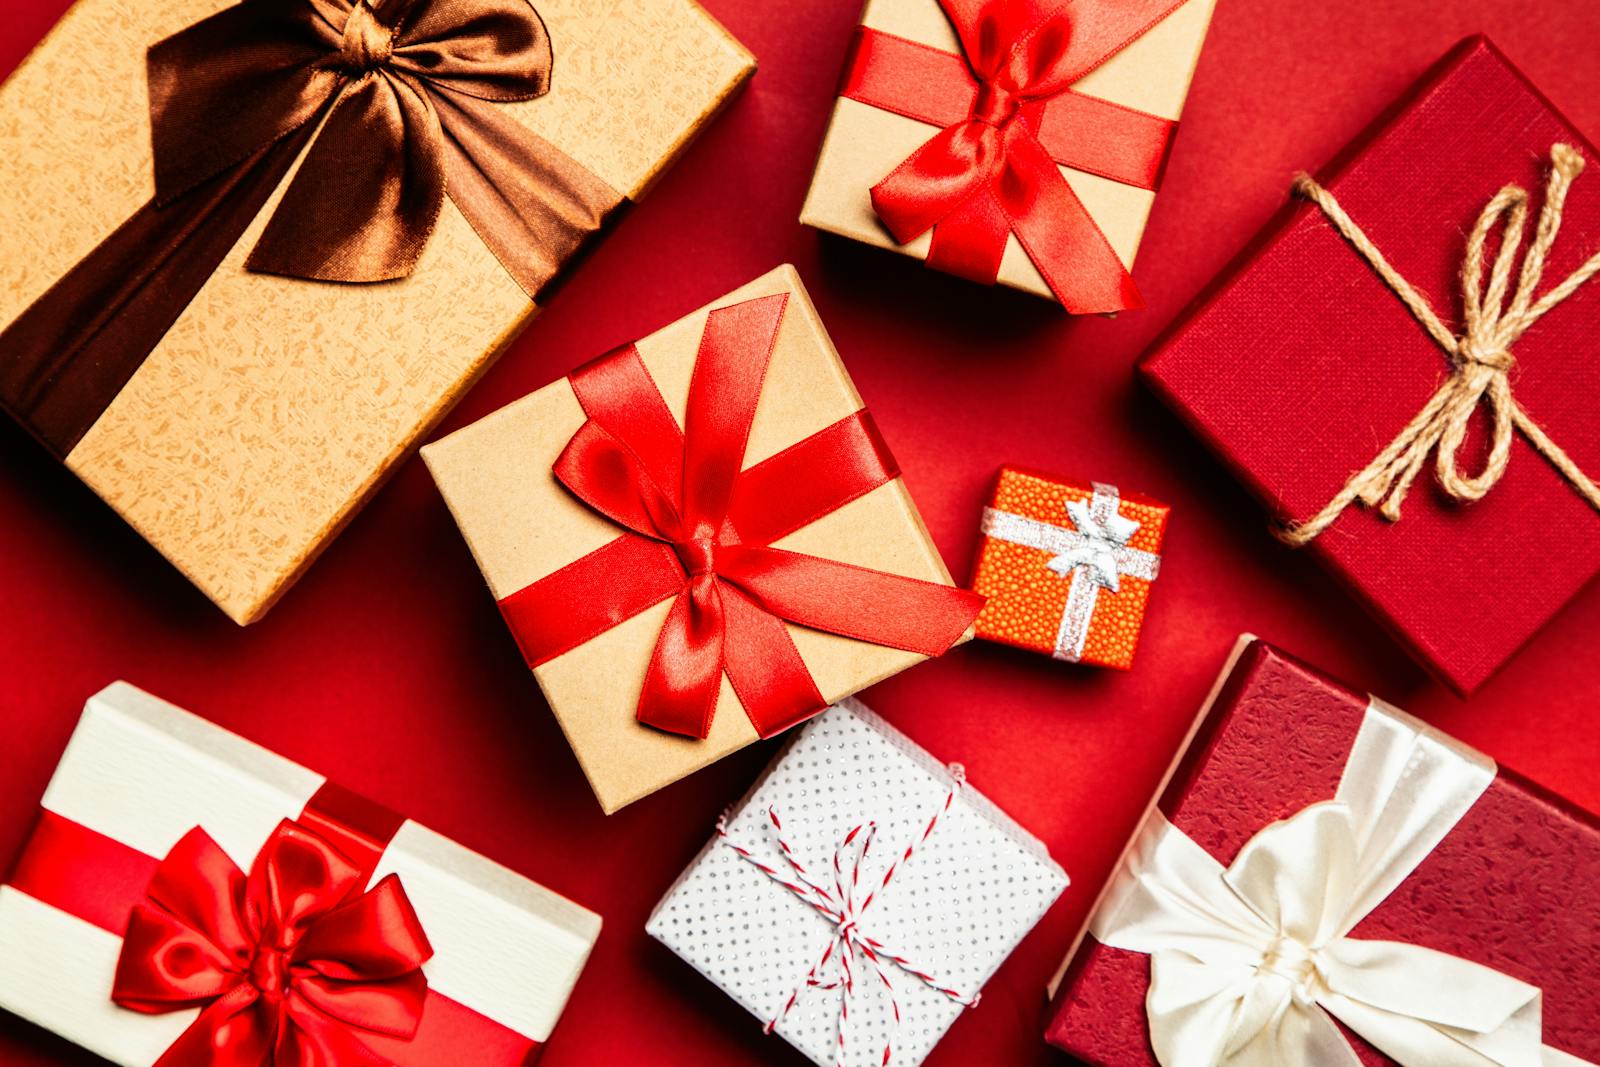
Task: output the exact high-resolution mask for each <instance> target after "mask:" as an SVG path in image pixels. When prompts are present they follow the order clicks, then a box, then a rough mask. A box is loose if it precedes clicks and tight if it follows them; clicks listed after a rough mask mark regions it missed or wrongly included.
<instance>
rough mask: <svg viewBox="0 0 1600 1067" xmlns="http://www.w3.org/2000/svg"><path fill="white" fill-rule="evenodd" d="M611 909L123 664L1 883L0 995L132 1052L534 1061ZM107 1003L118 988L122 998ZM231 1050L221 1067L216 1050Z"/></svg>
mask: <svg viewBox="0 0 1600 1067" xmlns="http://www.w3.org/2000/svg"><path fill="white" fill-rule="evenodd" d="M599 932H600V917H599V916H598V915H595V914H594V913H593V912H590V911H588V910H587V909H585V908H581V907H579V906H578V905H576V904H574V903H572V902H571V901H568V900H566V899H564V898H562V897H560V896H557V895H556V894H555V893H552V892H551V891H549V890H548V889H545V888H543V887H541V886H538V885H535V884H534V883H532V882H530V881H528V880H527V879H526V878H523V877H522V876H520V875H518V874H515V873H513V872H511V871H509V870H507V869H506V868H504V867H501V866H499V865H498V864H495V863H492V862H490V861H489V860H487V859H485V858H483V857H482V856H480V855H478V854H476V853H474V852H471V851H469V850H467V849H465V848H462V847H461V846H460V845H458V844H456V843H455V842H453V841H450V840H448V839H447V838H444V837H441V836H439V835H438V834H436V833H434V832H433V831H432V830H429V829H427V828H426V827H423V826H420V825H418V824H417V823H414V822H412V821H410V820H409V819H405V818H404V817H402V816H400V815H397V814H395V813H393V812H390V811H387V810H385V809H383V808H382V807H380V806H378V805H376V804H374V803H372V802H371V801H369V800H365V799H363V798H362V797H359V796H356V795H355V794H353V793H350V792H348V791H347V790H344V789H341V788H340V787H338V786H337V785H335V784H334V783H332V782H329V781H327V780H326V779H324V778H323V777H322V776H321V775H319V774H315V773H313V772H311V771H309V770H306V769H305V768H304V767H301V766H299V765H298V764H295V763H292V762H290V761H289V760H286V759H284V758H283V757H282V756H278V755H276V754H274V753H272V752H268V751H267V750H266V749H263V748H261V747H260V746H258V745H255V744H252V743H251V742H249V741H246V740H244V739H243V738H241V737H238V736H236V735H234V734H231V733H229V732H227V731H226V730H223V729H222V728H220V727H218V726H214V725H212V724H211V723H209V722H206V721H205V720H203V719H201V718H199V717H198V716H195V715H192V714H190V713H189V712H186V711H183V710H181V709H179V708H176V707H174V706H173V705H171V704H168V703H166V702H165V701H162V700H158V699H156V698H155V697H153V696H150V695H149V694H147V693H144V692H141V691H140V690H138V689H135V688H134V687H133V686H131V685H128V684H127V683H125V682H118V683H116V684H115V685H112V686H110V687H108V688H106V689H105V690H103V691H102V692H100V693H99V694H97V695H96V696H94V697H92V698H90V700H89V702H88V704H87V705H86V707H85V708H84V713H83V718H82V720H81V721H80V722H79V723H78V728H77V730H76V731H75V732H74V733H73V736H72V740H71V742H70V743H69V744H68V745H67V750H66V752H65V754H64V755H63V756H62V757H61V763H60V766H59V767H58V768H57V769H56V773H55V776H54V777H53V778H52V779H51V781H50V785H49V787H48V788H47V789H46V790H45V794H44V799H43V800H42V801H41V802H40V812H39V821H38V824H37V825H36V827H35V829H34V832H33V835H32V837H31V838H30V839H29V841H28V843H27V845H26V846H25V847H24V848H23V851H22V854H21V855H20V856H19V857H18V860H17V863H16V866H15V868H14V870H13V871H12V874H11V877H10V879H9V881H8V882H7V883H6V884H5V885H0V1007H4V1008H5V1009H7V1010H9V1011H12V1012H15V1013H16V1014H18V1015H21V1016H22V1017H23V1018H26V1019H28V1020H30V1021H32V1022H34V1023H37V1024H38V1025H40V1026H43V1027H46V1028H48V1029H50V1030H53V1031H55V1032H56V1033H59V1034H61V1035H62V1036H64V1037H66V1038H69V1039H70V1040H72V1041H75V1042H77V1043H78V1044H80V1045H82V1046H83V1047H85V1048H87V1049H89V1050H90V1051H92V1052H95V1053H97V1054H98V1055H101V1056H104V1057H105V1058H106V1059H108V1060H111V1061H112V1062H114V1063H117V1064H121V1065H122V1067H150V1065H152V1064H154V1063H156V1062H157V1061H158V1060H160V1061H161V1062H163V1063H201V1062H204V1063H211V1062H215V1061H214V1060H213V1059H212V1058H211V1057H212V1056H215V1055H218V1054H220V1051H221V1049H224V1048H225V1049H226V1050H227V1051H228V1053H229V1054H232V1055H235V1056H237V1062H239V1063H259V1062H265V1061H268V1060H271V1059H272V1058H273V1056H272V1051H273V1047H274V1046H275V1045H276V1047H277V1048H278V1059H277V1061H276V1062H280V1063H288V1062H292V1063H301V1062H306V1063H310V1062H316V1063H347V1062H348V1063H356V1062H361V1063H365V1062H368V1061H369V1060H374V1058H375V1057H376V1058H378V1059H381V1060H382V1061H383V1062H385V1063H392V1064H394V1065H396V1067H437V1065H438V1064H442V1063H472V1064H491V1065H495V1064H498V1065H504V1067H521V1065H522V1064H525V1063H528V1062H531V1060H532V1059H534V1058H536V1057H537V1055H538V1051H539V1048H540V1046H541V1045H542V1044H543V1043H544V1042H545V1041H546V1039H547V1038H548V1037H549V1035H550V1031H551V1028H552V1027H553V1026H554V1025H555V1023H556V1020H557V1019H558V1018H559V1017H560V1015H561V1011H562V1008H563V1007H564V1006H565V1004H566V1002H567V998H568V996H569V994H570V993H571V991H572V987H573V985H574V983H576V981H577V979H578V974H579V972H580V971H581V970H582V969H583V965H584V962H585V961H586V960H587V959H588V956H589V951H590V949H591V947H592V946H593V945H594V941H595V938H596V937H597V936H598V935H599ZM113 997H115V1000H114V999H113ZM229 1062H233V1061H231V1060H230V1061H229Z"/></svg>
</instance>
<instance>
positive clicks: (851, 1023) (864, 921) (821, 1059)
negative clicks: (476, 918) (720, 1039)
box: [646, 700, 1067, 1067]
mask: <svg viewBox="0 0 1600 1067" xmlns="http://www.w3.org/2000/svg"><path fill="white" fill-rule="evenodd" d="M1066 886H1067V876H1066V874H1065V872H1063V871H1062V869H1061V868H1060V867H1059V866H1058V865H1057V864H1056V863H1055V861H1054V860H1052V859H1051V858H1050V855H1049V852H1048V851H1047V850H1046V848H1045V846H1044V843H1043V842H1041V841H1039V840H1038V839H1037V838H1035V837H1033V836H1032V835H1031V834H1029V833H1028V832H1027V831H1026V830H1024V829H1023V828H1022V827H1021V826H1019V825H1017V824H1016V823H1015V822H1014V821H1013V820H1012V819H1011V818H1010V817H1009V816H1007V815H1006V814H1005V813H1004V812H1002V811H1001V810H1000V809H999V808H997V807H996V806H995V805H994V804H993V803H992V802H991V801H990V800H988V799H987V798H986V797H984V796H983V795H982V794H981V793H979V792H978V791H977V790H976V789H975V788H973V787H972V786H971V785H969V784H967V783H966V782H965V781H964V776H963V774H962V772H961V769H960V768H959V767H958V766H954V765H952V766H950V767H946V766H944V765H943V764H941V763H939V762H938V761H937V760H935V759H934V758H933V757H932V756H931V755H929V754H928V753H927V752H925V751H923V750H922V749H920V748H918V747H917V746H916V745H915V744H913V743H912V742H911V740H910V739H909V738H907V737H906V736H905V735H903V734H901V733H900V732H899V731H897V730H895V729H894V728H893V727H892V726H890V725H889V724H888V723H886V722H884V721H883V720H882V719H881V718H879V717H878V716H877V715H875V714H873V713H872V712H871V711H870V710H868V709H867V708H866V707H864V706H862V705H861V704H860V703H858V702H856V701H854V700H846V701H844V702H842V703H840V704H838V705H836V706H834V707H833V708H830V709H829V710H828V711H826V712H824V713H823V714H822V715H819V716H818V717H817V718H816V719H814V720H812V721H811V723H809V724H808V725H807V726H806V727H805V728H804V729H803V730H802V731H800V733H799V734H798V735H797V736H796V737H795V738H794V739H793V740H792V741H791V742H790V743H789V745H788V746H787V747H786V748H785V749H784V751H783V752H782V754H780V755H779V756H778V758H777V759H776V760H774V761H773V763H772V764H771V765H770V766H769V767H768V768H767V769H766V771H765V772H763V773H762V775H761V777H760V778H759V779H758V780H757V781H756V784H755V785H754V786H753V787H752V788H751V790H750V792H749V793H747V794H746V795H745V797H744V799H743V800H741V801H740V802H739V803H738V804H736V805H735V806H734V807H733V808H732V809H730V811H729V812H728V814H727V815H726V817H725V818H724V819H723V820H722V821H721V823H720V824H719V826H718V828H717V832H716V833H715V834H714V835H713V836H712V838H711V841H710V842H709V843H708V844H707V845H706V847H705V849H704V850H703V851H702V852H701V853H700V855H699V856H698V857H697V858H696V859H695V860H694V862H693V863H692V864H690V866H689V869H688V870H687V871H685V872H684V874H683V875H682V876H681V877H680V878H679V879H678V881H677V883H676V884H675V885H673V887H672V888H671V889H670V890H669V891H668V892H667V895H666V897H665V898H664V899H663V900H662V901H661V903H660V904H659V905H657V906H656V910H655V913H654V914H653V915H651V917H650V921H649V923H648V924H647V926H646V930H647V931H648V932H649V933H650V935H651V936H652V937H654V938H656V939H657V940H658V941H660V942H662V943H663V944H665V945H666V946H667V947H668V948H670V949H672V951H674V952H676V953H677V954H678V955H679V956H681V957H683V958H684V959H685V960H687V961H688V962H689V963H690V964H692V965H693V966H694V968H695V969H696V970H698V971H699V972H700V973H701V974H703V975H705V976H706V977H707V978H709V979H711V981H712V982H714V983H716V984H717V985H718V986H719V987H721V988H722V990H723V991H725V992H726V993H727V994H728V995H729V996H731V997H732V998H733V999H734V1000H736V1001H738V1002H739V1003H740V1004H741V1005H743V1006H744V1008H745V1009H746V1010H747V1011H749V1012H750V1013H751V1014H752V1015H754V1016H755V1017H756V1018H757V1019H759V1020H760V1022H761V1023H762V1024H763V1025H765V1026H766V1028H767V1029H768V1030H769V1031H775V1032H776V1033H777V1034H778V1035H780V1036H781V1037H783V1038H784V1039H785V1040H786V1041H788V1042H789V1043H790V1044H792V1045H794V1046H795V1047H796V1048H798V1049H799V1050H800V1051H801V1052H803V1053H805V1054H806V1055H807V1056H809V1057H810V1058H811V1059H812V1060H813V1061H814V1062H816V1063H818V1064H822V1065H824V1067H832V1065H835V1064H837V1065H841V1067H877V1065H879V1064H882V1063H884V1062H885V1058H886V1057H887V1062H888V1063H890V1064H892V1065H894V1067H912V1065H914V1064H918V1063H921V1062H922V1060H923V1059H924V1057H926V1056H927V1055H928V1053H929V1052H930V1051H932V1049H933V1047H934V1045H936V1044H938V1042H939V1039H940V1038H941V1037H943V1036H944V1033H945V1031H946V1030H948V1029H949V1028H950V1026H951V1024H952V1023H954V1022H955V1021H956V1019H957V1018H958V1017H959V1016H960V1015H961V1013H962V1012H963V1011H964V1010H966V1008H967V1007H969V1006H971V1005H973V1004H975V1002H976V1001H977V1000H978V998H979V993H980V991H981V990H982V988H983V986H984V983H985V982H987V981H988V980H989V978H990V977H991V976H992V975H993V974H994V972H995V971H996V969H998V968H999V966H1000V964H1001V963H1002V962H1004V961H1005V959H1006V957H1007V956H1009V955H1010V954H1011V951H1012V949H1013V948H1015V947H1016V945H1017V944H1018V943H1019V942H1020V941H1021V940H1022V938H1023V937H1025V936H1026V935H1027V933H1028V931H1029V930H1031V929H1032V928H1033V926H1034V924H1035V923H1037V922H1038V921H1039V919H1040V918H1041V917H1042V916H1043V915H1044V913H1045V911H1046V910H1048V909H1049V907H1050V905H1051V904H1053V903H1054V902H1055V900H1056V898H1057V897H1059V896H1060V895H1061V892H1062V890H1064V889H1065V888H1066Z"/></svg>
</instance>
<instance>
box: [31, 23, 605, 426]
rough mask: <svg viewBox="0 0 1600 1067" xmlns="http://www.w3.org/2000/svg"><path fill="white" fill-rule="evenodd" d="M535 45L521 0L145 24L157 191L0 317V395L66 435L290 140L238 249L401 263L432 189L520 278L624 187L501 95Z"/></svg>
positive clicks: (205, 270)
mask: <svg viewBox="0 0 1600 1067" xmlns="http://www.w3.org/2000/svg"><path fill="white" fill-rule="evenodd" d="M552 63H553V57H552V52H551V45H550V38H549V35H548V33H547V32H546V30H545V27H544V24H543V22H542V21H541V20H540V18H539V16H538V13H537V12H535V11H534V9H533V7H532V6H531V5H530V4H529V3H528V0H375V2H372V0H356V2H355V3H353V4H352V3H351V0H243V2H241V3H238V4H235V5H234V6H232V7H228V8H225V9H224V10H222V11H220V12H218V13H217V14H215V15H212V16H210V17H209V18H206V19H203V20H201V21H200V22H198V23H196V24H195V25H193V26H191V27H189V28H188V29H186V30H183V31H181V32H179V33H177V34H175V35H173V36H172V37H169V38H167V39H166V40H164V41H161V42H159V43H157V44H155V45H154V46H152V47H151V49H150V52H149V57H148V75H149V88H150V121H151V130H152V144H153V150H154V166H155V186H156V195H155V198H154V199H153V200H152V201H151V202H150V203H149V204H148V205H146V206H145V207H144V208H142V209H141V210H140V211H139V212H138V213H137V214H136V215H134V216H133V217H132V218H130V219H129V220H128V221H127V222H126V223H124V224H123V225H122V227H120V228H119V229H118V230H117V231H116V232H115V233H113V234H111V235H110V236H109V237H107V238H106V239H105V240H104V241H103V242H102V243H101V244H100V246H99V247H97V248H96V249H95V250H94V251H93V252H91V253H90V254H89V256H88V257H87V258H85V259H84V260H83V261H82V262H80V263H79V264H78V265H77V266H76V267H74V268H73V270H72V271H71V272H69V273H68V274H67V275H66V276H65V277H63V278H62V279H61V280H60V281H58V282H57V283H56V285H55V286H53V287H52V288H51V289H50V290H49V291H48V292H46V293H45V295H44V296H42V297H41V298H40V299H39V300H37V301H36V302H35V303H34V304H33V305H32V306H31V307H30V308H29V309H28V310H27V311H26V312H24V313H23V315H22V316H20V317H19V318H18V319H17V320H16V321H15V322H14V323H12V324H11V325H10V326H9V327H7V329H6V331H5V333H4V334H0V401H3V402H4V404H5V406H6V407H7V408H8V409H10V410H11V411H12V413H13V414H14V415H15V416H16V417H18V418H19V419H20V420H21V421H22V422H23V423H24V424H26V425H28V426H29V428H30V429H32V430H33V431H34V433H35V434H36V435H37V436H38V437H40V438H41V439H42V440H43V441H44V443H45V444H46V445H48V446H49V447H50V448H52V449H53V450H54V451H56V452H57V454H59V455H63V456H64V455H65V454H66V453H67V452H69V451H70V450H71V448H72V446H73V445H74V444H76V442H77V441H78V439H79V438H81V436H82V435H83V433H84V432H86V431H87V430H88V428H89V426H90V425H92V424H93V422H94V420H95V419H96V418H98V417H99V415H100V414H101V413H102V412H103V411H104V410H105V408H106V407H107V405H109V404H110V402H111V401H112V400H113V399H114V398H115V397H116V395H117V393H118V392H119V391H120V390H121V388H122V387H123V385H125V384H126V383H127V381H128V379H129V378H130V377H131V376H132V374H133V372H134V371H135V370H137V369H138V366H139V364H140V363H142V362H143V361H144V358H145V357H146V356H147V355H148V354H149V353H150V351H151V350H152V349H154V348H155V346H156V344H157V343H159V341H160V339H161V337H162V336H163V335H164V334H165V333H166V331H167V329H168V328H169V327H170V326H171V325H172V323H173V322H174V321H175V320H176V319H177V317H178V315H180V314H181V313H182V311H183V309H184V308H185V307H186V306H187V305H188V303H189V302H190V301H191V300H192V299H193V298H194V296H195V294H196V293H198V292H199V290H200V288H201V287H202V286H203V285H204V284H205V282H206V279H208V278H209V277H210V276H211V274H212V272H213V271H215V269H216V268H217V266H218V265H219V264H220V263H221V261H222V259H223V257H224V256H226V255H227V254H228V252H229V251H230V250H231V249H232V248H233V246H234V245H235V244H236V243H237V241H238V240H239V238H240V237H241V236H242V235H243V233H244V231H245V229H246V228H247V227H248V226H249V225H250V223H251V222H252V221H253V220H254V219H255V218H256V216H257V215H258V214H259V212H260V211H261V210H262V208H263V207H264V206H265V204H266V202H267V200H268V199H269V198H270V197H271V196H272V195H273V193H274V192H275V191H276V190H277V189H278V187H279V185H280V184H281V183H282V180H283V178H284V177H285V176H286V175H287V174H288V173H289V171H290V169H291V168H292V167H293V165H294V164H295V162H296V160H297V159H299V160H300V165H299V168H298V170H295V172H294V177H293V178H292V179H291V180H290V181H289V183H288V186H287V188H286V189H285V190H284V192H283V195H282V198H281V199H280V201H279V202H278V204H277V206H276V207H275V208H274V210H273V213H272V216H271V218H270V219H269V220H268V222H267V224H266V227H265V229H264V230H263V232H262V234H261V236H260V238H259V239H258V241H257V242H256V244H255V247H254V248H253V250H252V251H251V252H250V255H249V258H248V260H247V261H246V266H247V267H248V268H249V269H250V270H254V271H260V272H265V273H271V274H280V275H287V276H290V277H296V278H306V279H312V280H320V281H335V282H377V281H386V280H392V279H397V278H403V277H405V276H407V275H409V274H410V273H411V272H412V271H413V270H414V269H415V267H416V264H417V261H418V257H419V256H420V255H421V254H422V250H423V248H424V247H425V246H426V244H427V242H428V238H429V237H430V235H431V234H432V233H433V229H434V226H435V225H436V223H437V221H438V218H439V213H440V210H441V208H442V206H443V203H444V199H445V197H446V196H447V195H448V196H449V198H450V200H451V201H452V202H453V203H454V204H455V205H456V206H457V207H458V208H459V209H460V211H461V213H462V214H463V215H464V216H465V217H466V219H467V221H468V222H469V223H470V224H471V225H472V227H473V229H474V231H475V232H476V233H477V234H478V236H479V237H480V238H482V240H483V241H484V243H485V244H486V245H487V246H488V247H489V249H490V250H491V251H492V252H493V253H494V254H495V256H496V257H497V258H498V259H499V261H500V263H501V264H502V265H503V266H504V267H505V268H506V270H507V272H508V273H510V274H511V276H512V277H513V278H515V279H516V281H517V283H518V284H519V285H520V286H521V287H522V288H523V289H524V290H525V291H526V292H527V293H528V294H529V296H530V297H532V296H535V295H536V294H537V293H538V292H539V291H540V289H541V288H542V287H543V286H544V285H546V284H547V283H548V282H549V281H551V279H552V278H553V277H554V276H555V274H556V272H557V271H558V269H559V268H560V266H561V265H562V263H564V262H565V261H566V260H568V259H569V258H570V257H571V256H572V254H573V253H574V252H575V251H576V250H577V248H578V247H579V245H580V244H581V243H582V242H583V241H584V240H585V239H586V238H587V237H588V236H589V235H590V234H591V233H593V232H595V231H596V230H598V229H599V228H600V226H601V225H602V224H603V223H604V221H605V219H606V217H607V215H608V214H609V213H610V212H612V211H613V210H614V209H615V208H616V207H618V206H619V205H620V203H621V201H622V197H621V196H620V195H619V194H618V193H617V192H616V191H614V190H613V189H611V188H610V187H609V186H608V185H606V183H605V182H603V181H601V180H600V179H599V178H598V177H596V176H595V175H593V174H591V173H590V172H589V171H587V170H585V169H584V168H583V167H582V166H581V165H579V164H578V163H577V162H576V161H574V160H572V159H570V158H568V157H567V156H565V155H563V154H562V153H561V152H560V151H559V150H558V149H556V148H555V147H554V146H553V145H551V144H549V143H548V142H546V141H545V140H543V139H542V138H540V137H538V136H537V135H535V134H533V133H532V132H530V131H529V130H528V129H526V128H525V127H524V126H522V125H521V124H520V123H518V122H517V121H516V120H514V119H512V118H510V117H509V116H507V115H506V114H505V111H504V108H503V107H502V106H501V105H504V104H506V103H510V102H514V101H520V100H529V99H532V98H534V97H537V96H541V95H543V94H544V93H546V92H548V91H549V87H550V79H551V68H552ZM308 145H309V147H308ZM302 152H303V153H304V156H303V158H301V155H302Z"/></svg>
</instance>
